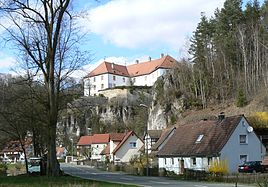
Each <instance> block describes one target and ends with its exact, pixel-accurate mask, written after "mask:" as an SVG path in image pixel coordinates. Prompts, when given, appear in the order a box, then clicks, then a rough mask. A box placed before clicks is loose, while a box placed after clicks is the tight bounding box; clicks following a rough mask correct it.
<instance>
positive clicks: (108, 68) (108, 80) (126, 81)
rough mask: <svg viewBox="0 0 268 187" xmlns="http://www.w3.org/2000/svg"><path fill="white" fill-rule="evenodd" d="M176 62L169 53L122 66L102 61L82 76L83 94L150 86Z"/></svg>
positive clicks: (92, 94)
mask: <svg viewBox="0 0 268 187" xmlns="http://www.w3.org/2000/svg"><path fill="white" fill-rule="evenodd" d="M176 63H178V62H177V61H176V60H175V59H174V58H172V57H171V56H169V55H166V56H164V55H163V54H161V58H159V59H156V60H152V59H151V58H149V61H147V62H139V61H136V64H132V65H128V66H123V65H118V64H115V63H111V62H106V61H104V62H103V63H101V64H100V65H99V66H98V67H96V68H95V69H94V70H93V71H91V72H90V73H89V74H88V75H87V76H86V77H85V78H84V96H89V95H91V96H94V95H98V94H99V93H100V91H102V90H106V89H110V88H114V87H118V86H132V85H133V86H152V85H153V84H154V83H155V81H156V80H157V78H158V77H160V76H162V75H164V74H165V73H167V71H169V70H170V69H172V68H174V67H175V65H176Z"/></svg>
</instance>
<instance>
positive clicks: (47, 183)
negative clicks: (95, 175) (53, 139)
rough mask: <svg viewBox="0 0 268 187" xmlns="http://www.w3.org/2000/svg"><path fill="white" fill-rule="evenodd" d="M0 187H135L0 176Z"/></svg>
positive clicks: (38, 177)
mask: <svg viewBox="0 0 268 187" xmlns="http://www.w3.org/2000/svg"><path fill="white" fill-rule="evenodd" d="M0 187H135V186H134V185H123V184H122V185H121V184H114V183H108V182H98V181H92V180H86V179H81V178H77V177H71V176H60V177H54V178H53V177H52V178H49V177H46V176H28V175H20V176H12V177H6V176H0Z"/></svg>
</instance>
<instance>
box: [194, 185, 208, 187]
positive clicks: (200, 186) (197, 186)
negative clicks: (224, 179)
mask: <svg viewBox="0 0 268 187" xmlns="http://www.w3.org/2000/svg"><path fill="white" fill-rule="evenodd" d="M194 186H195V187H207V186H202V185H194Z"/></svg>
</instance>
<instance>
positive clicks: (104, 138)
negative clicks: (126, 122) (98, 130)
mask: <svg viewBox="0 0 268 187" xmlns="http://www.w3.org/2000/svg"><path fill="white" fill-rule="evenodd" d="M109 141H110V135H109V134H94V135H93V136H92V144H98V143H109Z"/></svg>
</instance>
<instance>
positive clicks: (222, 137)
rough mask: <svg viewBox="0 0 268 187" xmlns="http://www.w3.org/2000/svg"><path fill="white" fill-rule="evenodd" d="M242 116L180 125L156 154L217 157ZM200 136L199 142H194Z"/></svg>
mask: <svg viewBox="0 0 268 187" xmlns="http://www.w3.org/2000/svg"><path fill="white" fill-rule="evenodd" d="M242 117H243V116H233V117H227V118H225V119H223V120H222V121H218V120H202V121H199V122H196V123H191V124H185V125H181V126H179V127H178V128H177V130H176V132H175V133H174V135H173V136H172V137H171V138H170V139H169V141H168V142H167V143H166V145H165V146H164V147H163V148H162V149H161V150H160V151H159V152H158V155H159V156H165V155H170V156H172V155H174V156H175V155H176V156H205V155H206V156H207V155H211V156H213V155H217V154H218V153H219V152H220V151H221V150H222V148H223V147H224V145H225V144H226V143H227V141H228V140H229V138H230V136H231V135H232V133H233V131H234V130H235V129H236V127H237V125H238V124H239V122H240V121H241V119H242ZM200 135H203V136H202V139H201V140H200V142H196V141H197V139H198V137H200Z"/></svg>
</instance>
